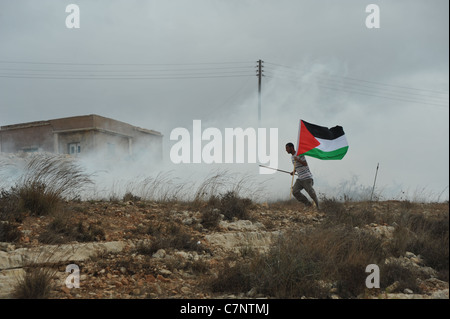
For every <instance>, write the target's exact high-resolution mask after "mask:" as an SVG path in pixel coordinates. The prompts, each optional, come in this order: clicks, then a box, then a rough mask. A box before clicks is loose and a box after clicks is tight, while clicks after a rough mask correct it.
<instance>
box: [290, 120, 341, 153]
mask: <svg viewBox="0 0 450 319" xmlns="http://www.w3.org/2000/svg"><path fill="white" fill-rule="evenodd" d="M297 141H298V143H297V154H296V155H308V156H311V157H315V158H318V159H322V160H340V159H342V158H343V157H344V155H345V154H346V153H347V150H348V143H347V138H346V137H345V133H344V129H343V128H342V126H335V127H332V128H327V127H324V126H318V125H314V124H311V123H308V122H305V121H303V120H300V127H299V130H298V140H297Z"/></svg>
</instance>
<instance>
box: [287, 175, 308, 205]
mask: <svg viewBox="0 0 450 319" xmlns="http://www.w3.org/2000/svg"><path fill="white" fill-rule="evenodd" d="M302 182H303V181H301V180H299V179H297V180H296V181H295V184H294V187H293V188H292V194H293V195H294V197H295V198H296V199H297V200H298V201H299V202H301V203H303V204H305V205H306V206H311V203H310V202H309V200H308V198H306V196H305V195H303V194H302V193H301V190H302V189H303V188H304V187H303V183H302Z"/></svg>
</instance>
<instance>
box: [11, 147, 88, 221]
mask: <svg viewBox="0 0 450 319" xmlns="http://www.w3.org/2000/svg"><path fill="white" fill-rule="evenodd" d="M91 183H92V181H91V179H90V177H89V175H87V174H86V173H84V172H83V169H82V168H81V166H80V165H78V164H77V163H76V162H75V160H74V159H73V158H70V157H66V156H64V155H56V154H36V155H33V156H32V157H31V158H30V159H29V161H28V162H27V163H26V165H25V167H24V172H23V174H22V176H21V177H20V178H19V179H18V182H17V183H16V185H15V186H13V187H12V188H11V193H12V194H14V195H15V196H16V198H17V200H18V203H17V205H18V206H19V208H20V209H23V210H27V211H30V212H31V213H32V214H35V215H39V216H40V215H47V214H49V213H51V212H53V211H54V210H55V209H56V208H57V207H58V204H59V203H60V202H61V201H62V200H64V199H67V200H73V199H76V198H77V197H79V196H80V193H81V191H82V190H83V188H84V187H86V186H87V185H88V184H91Z"/></svg>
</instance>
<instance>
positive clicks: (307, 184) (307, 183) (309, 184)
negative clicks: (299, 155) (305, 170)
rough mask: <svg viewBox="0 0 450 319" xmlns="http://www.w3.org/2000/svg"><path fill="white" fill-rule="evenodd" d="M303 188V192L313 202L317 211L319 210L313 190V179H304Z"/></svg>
mask: <svg viewBox="0 0 450 319" xmlns="http://www.w3.org/2000/svg"><path fill="white" fill-rule="evenodd" d="M302 184H303V185H302V186H303V188H304V189H305V191H306V192H307V193H308V195H309V196H310V197H311V199H312V200H313V201H314V203H316V207H317V209H319V200H318V198H317V195H316V191H315V190H314V188H313V185H314V181H313V179H312V178H311V179H305V180H303V183H302Z"/></svg>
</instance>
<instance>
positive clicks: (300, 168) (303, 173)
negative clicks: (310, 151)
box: [291, 155, 313, 179]
mask: <svg viewBox="0 0 450 319" xmlns="http://www.w3.org/2000/svg"><path fill="white" fill-rule="evenodd" d="M295 158H300V159H301V160H302V161H305V162H306V158H305V157H304V156H303V155H300V156H295V155H292V156H291V160H292V164H294V167H295V171H296V172H297V174H298V179H308V178H313V176H312V174H311V171H310V170H309V166H304V165H302V163H300V162H297V161H296V160H295Z"/></svg>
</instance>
